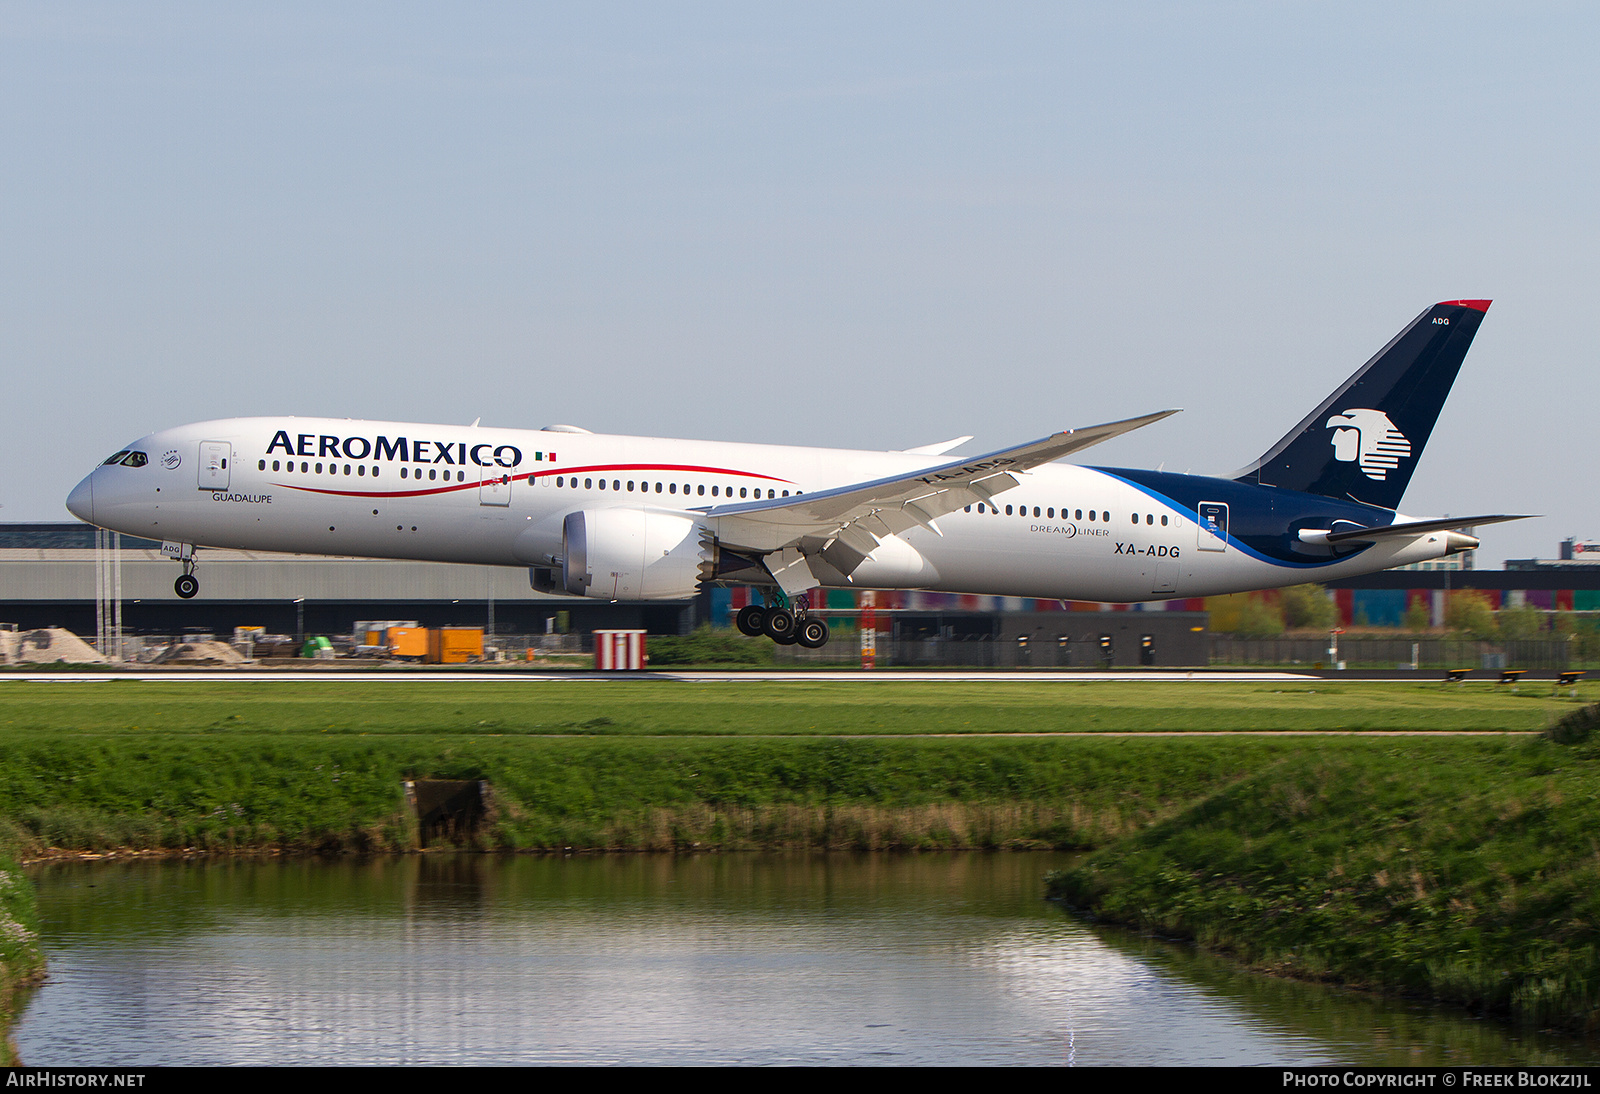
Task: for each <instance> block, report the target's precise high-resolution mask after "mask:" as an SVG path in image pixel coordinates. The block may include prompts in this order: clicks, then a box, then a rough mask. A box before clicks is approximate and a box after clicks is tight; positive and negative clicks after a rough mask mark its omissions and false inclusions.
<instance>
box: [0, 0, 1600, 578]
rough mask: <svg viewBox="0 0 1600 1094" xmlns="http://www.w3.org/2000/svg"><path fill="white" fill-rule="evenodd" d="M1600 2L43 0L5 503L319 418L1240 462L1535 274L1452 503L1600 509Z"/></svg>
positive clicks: (8, 512) (1465, 395)
mask: <svg viewBox="0 0 1600 1094" xmlns="http://www.w3.org/2000/svg"><path fill="white" fill-rule="evenodd" d="M1597 30H1600V8H1596V7H1595V6H1593V5H1585V4H1541V3H1528V4H1519V5H1475V4H1471V3H1451V4H1410V5H1396V4H1393V3H1383V4H1358V3H1339V4H1325V5H1324V4H1309V3H1308V4H1281V3H1261V4H1258V3H1239V4H1203V5H1202V4H1176V3H1175V4H1140V3H1125V4H1114V5H1112V4H1105V5H1072V4H1064V3H1059V2H1058V3H1049V4H1001V5H994V4H984V5H976V4H972V5H939V4H930V3H907V4H887V3H884V4H872V5H861V4H838V5H827V4H820V3H805V4H796V5H791V6H782V5H777V4H671V5H667V4H644V3H641V4H630V5H616V4H601V3H589V4H581V5H578V4H559V5H539V4H531V3H516V4H504V5H502V4H477V5H463V4H427V5H417V4H403V3H393V2H384V3H373V4H331V5H330V4H326V3H317V4H293V3H276V4H264V5H220V4H214V3H141V4H112V5H98V4H92V3H75V4H70V5H63V4H47V3H9V2H0V141H3V143H0V149H3V152H0V289H3V291H0V374H3V375H4V377H5V382H6V399H5V402H4V405H5V407H6V412H5V420H4V424H5V428H4V430H3V431H0V466H4V467H5V468H6V469H7V471H8V473H7V474H5V475H4V476H0V505H3V506H4V508H3V509H0V519H5V520H54V519H67V514H66V512H65V510H64V509H63V508H62V502H63V500H64V498H65V497H66V494H67V492H68V491H69V490H70V489H71V487H72V485H73V484H74V483H75V482H76V481H77V480H78V479H79V478H80V477H81V476H82V475H83V474H84V473H85V472H87V471H88V470H89V469H90V467H92V466H93V464H94V463H95V462H96V461H97V460H98V459H100V458H102V457H103V456H104V455H106V454H107V453H109V452H111V451H113V450H115V449H116V448H118V447H119V446H121V445H122V444H123V443H125V442H126V441H128V440H131V439H132V438H134V437H136V436H138V435H139V434H141V433H144V432H146V431H149V430H151V429H156V428H160V427H164V426H169V425H176V424H179V423H182V422H186V421H193V420H199V419H204V418H213V417H232V416H236V415H246V414H272V413H281V414H305V415H331V416H349V417H366V418H383V419H404V420H423V421H458V422H463V423H465V422H470V421H471V420H472V419H474V418H477V417H479V416H482V417H483V419H484V421H485V422H486V423H492V424H497V425H506V426H526V427H538V426H540V425H544V424H547V423H549V422H558V421H561V422H573V423H576V424H580V425H584V426H587V427H588V428H590V429H594V430H596V431H603V432H619V433H641V434H655V435H666V436H688V437H697V436H698V437H715V438H726V439H734V440H770V441H781V442H785V443H797V444H837V445H843V446H851V447H856V446H859V447H876V448H903V447H908V446H911V445H916V444H924V443H928V442H931V441H936V440H940V439H943V438H946V437H951V436H956V435H960V434H965V433H973V434H977V440H976V441H975V442H973V444H972V445H971V446H969V447H968V448H967V449H966V451H977V450H982V449H986V448H991V447H998V446H1000V445H1003V444H1007V443H1012V442H1018V441H1023V440H1027V439H1031V438H1033V437H1037V436H1041V435H1043V434H1045V433H1048V432H1050V431H1052V430H1055V429H1058V428H1061V427H1064V426H1071V425H1082V424H1088V423H1092V422H1097V421H1103V420H1107V419H1111V418H1119V417H1124V416H1127V415H1131V414H1136V413H1141V412H1144V411H1149V410H1155V409H1159V408H1163V407H1168V406H1181V407H1184V408H1186V412H1185V413H1184V414H1182V415H1179V416H1178V417H1177V418H1174V419H1171V420H1169V421H1167V422H1164V423H1161V424H1159V425H1156V426H1153V427H1151V428H1149V429H1147V430H1144V431H1141V432H1139V433H1135V434H1133V435H1131V436H1129V437H1126V438H1123V439H1121V440H1118V441H1116V442H1113V443H1111V444H1108V445H1106V446H1104V447H1103V448H1101V449H1098V450H1096V451H1095V452H1094V453H1092V457H1093V458H1092V460H1091V462H1101V463H1120V464H1132V465H1144V466H1155V465H1157V464H1162V463H1164V464H1165V465H1166V467H1167V468H1168V469H1169V470H1180V471H1181V470H1194V471H1196V472H1223V471H1228V470H1231V469H1233V468H1235V467H1238V466H1240V465H1242V464H1244V463H1245V462H1247V461H1248V460H1250V459H1251V458H1253V457H1254V456H1256V455H1258V454H1259V453H1260V452H1261V451H1262V450H1264V449H1265V448H1266V447H1267V446H1268V445H1269V444H1271V443H1272V442H1273V441H1274V440H1276V439H1277V437H1278V436H1279V435H1280V434H1281V433H1282V432H1283V431H1284V430H1286V429H1287V428H1288V427H1289V426H1290V425H1292V424H1293V423H1294V422H1296V421H1297V420H1298V419H1299V418H1300V417H1301V416H1302V415H1304V414H1305V413H1306V412H1307V411H1309V410H1310V409H1311V408H1312V407H1313V406H1314V405H1315V404H1316V402H1317V401H1319V400H1320V399H1321V398H1322V396H1324V395H1325V394H1327V392H1328V391H1330V390H1332V389H1333V388H1334V386H1336V385H1337V384H1338V383H1339V382H1340V381H1341V380H1342V379H1343V378H1344V377H1345V376H1346V375H1348V374H1349V373H1350V372H1351V371H1353V370H1354V369H1355V368H1356V367H1357V366H1359V365H1360V364H1361V363H1362V362H1363V361H1364V360H1365V359H1366V358H1367V357H1368V356H1370V355H1371V354H1372V353H1373V352H1374V351H1376V350H1377V349H1378V348H1379V347H1381V346H1382V345H1383V344H1384V342H1386V341H1387V340H1388V339H1389V338H1390V337H1391V336H1392V335H1393V334H1394V333H1395V332H1396V331H1398V330H1399V329H1400V327H1401V326H1402V325H1403V324H1405V323H1406V322H1408V321H1409V320H1410V319H1411V318H1412V317H1413V316H1414V315H1416V314H1417V313H1418V312H1419V311H1421V310H1422V309H1423V308H1424V307H1425V306H1426V305H1428V304H1430V303H1432V302H1433V301H1435V300H1441V299H1451V298H1456V297H1492V298H1494V300H1495V304H1494V307H1493V308H1492V309H1491V310H1490V312H1489V315H1488V318H1487V320H1486V321H1485V323H1484V325H1483V328H1482V331H1481V332H1480V334H1479V336H1478V340H1477V343H1476V345H1475V346H1474V348H1473V351H1472V353H1471V355H1469V357H1468V358H1467V365H1466V368H1465V369H1464V370H1463V372H1462V376H1461V379H1460V381H1459V382H1458V384H1457V386H1456V390H1455V394H1454V395H1453V397H1452V399H1451V401H1450V402H1449V403H1448V404H1447V405H1446V407H1445V413H1444V416H1443V418H1442V419H1441V421H1440V425H1439V429H1438V431H1437V432H1436V433H1435V435H1434V439H1433V441H1432V443H1431V444H1430V445H1429V446H1428V449H1427V452H1426V454H1425V455H1424V457H1423V460H1422V463H1421V466H1420V469H1419V470H1418V473H1417V476H1416V478H1415V479H1414V480H1413V482H1412V486H1411V490H1410V493H1409V494H1408V495H1407V497H1406V504H1405V506H1404V508H1405V509H1406V511H1408V512H1411V513H1414V514H1418V515H1434V514H1438V513H1454V514H1461V513H1485V512H1537V513H1544V514H1548V515H1547V516H1546V517H1545V518H1543V519H1540V520H1536V521H1527V522H1524V523H1523V524H1522V525H1508V526H1504V527H1499V528H1493V529H1485V532H1484V536H1485V550H1484V552H1483V562H1484V563H1485V564H1488V565H1496V564H1498V561H1499V560H1500V559H1501V558H1504V557H1523V556H1528V555H1541V556H1545V557H1549V556H1551V555H1553V554H1554V552H1555V548H1556V543H1557V541H1558V540H1559V539H1560V538H1562V537H1563V536H1566V535H1571V534H1576V535H1579V536H1580V537H1584V538H1591V537H1592V538H1600V513H1597V511H1596V510H1597V506H1596V503H1595V500H1594V492H1593V487H1592V481H1593V474H1592V471H1591V468H1592V466H1593V463H1594V458H1593V455H1592V453H1591V452H1590V451H1589V450H1590V448H1591V446H1592V444H1593V443H1594V438H1595V430H1594V428H1593V426H1592V424H1591V423H1592V422H1593V421H1594V419H1595V417H1596V413H1597V410H1600V407H1597V401H1596V394H1597V392H1596V386H1597V382H1596V368H1595V365H1596V352H1595V348H1594V346H1595V336H1594V331H1593V329H1592V328H1591V327H1590V326H1589V325H1588V324H1589V323H1591V322H1594V316H1593V309H1592V306H1591V304H1592V301H1593V299H1594V298H1595V290H1596V287H1597V286H1596V266H1597V241H1600V231H1597V227H1600V225H1597V216H1596V212H1595V201H1596V195H1600V177H1597V174H1600V171H1597V167H1600V125H1597V124H1596V122H1597V119H1596V116H1595V115H1596V112H1597V110H1600V86H1597V83H1600V80H1597V73H1600V66H1597V65H1596V64H1595V61H1594V56H1593V54H1594V50H1595V48H1596V43H1597V42H1600V35H1597V33H1596V32H1597Z"/></svg>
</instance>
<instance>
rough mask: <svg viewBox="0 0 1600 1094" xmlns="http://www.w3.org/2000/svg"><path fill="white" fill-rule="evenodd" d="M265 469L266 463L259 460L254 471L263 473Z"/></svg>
mask: <svg viewBox="0 0 1600 1094" xmlns="http://www.w3.org/2000/svg"><path fill="white" fill-rule="evenodd" d="M266 469H267V461H266V460H261V461H259V462H258V463H257V464H256V470H257V471H265V470H266Z"/></svg>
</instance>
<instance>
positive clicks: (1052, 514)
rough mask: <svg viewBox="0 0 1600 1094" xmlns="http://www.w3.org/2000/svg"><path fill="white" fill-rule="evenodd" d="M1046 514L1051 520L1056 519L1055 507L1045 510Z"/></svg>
mask: <svg viewBox="0 0 1600 1094" xmlns="http://www.w3.org/2000/svg"><path fill="white" fill-rule="evenodd" d="M1044 515H1045V516H1046V517H1048V518H1050V519H1051V520H1055V519H1056V511H1055V510H1054V509H1046V510H1045V511H1044Z"/></svg>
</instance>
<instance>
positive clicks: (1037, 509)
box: [1033, 505, 1039, 516]
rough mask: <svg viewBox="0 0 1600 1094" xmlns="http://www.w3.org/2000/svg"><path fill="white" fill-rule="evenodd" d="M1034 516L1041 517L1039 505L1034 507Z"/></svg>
mask: <svg viewBox="0 0 1600 1094" xmlns="http://www.w3.org/2000/svg"><path fill="white" fill-rule="evenodd" d="M1033 515H1034V516H1038V515H1039V507H1038V506H1037V505H1035V506H1034V507H1033Z"/></svg>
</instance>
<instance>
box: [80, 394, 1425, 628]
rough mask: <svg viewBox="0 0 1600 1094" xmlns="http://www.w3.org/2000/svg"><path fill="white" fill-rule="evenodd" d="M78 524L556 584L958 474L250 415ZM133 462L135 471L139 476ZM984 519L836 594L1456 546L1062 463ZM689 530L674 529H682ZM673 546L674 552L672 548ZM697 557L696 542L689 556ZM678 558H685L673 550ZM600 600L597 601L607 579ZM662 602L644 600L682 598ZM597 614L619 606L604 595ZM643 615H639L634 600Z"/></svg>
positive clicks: (1155, 572)
mask: <svg viewBox="0 0 1600 1094" xmlns="http://www.w3.org/2000/svg"><path fill="white" fill-rule="evenodd" d="M127 451H129V452H140V453H143V455H144V459H143V461H142V463H141V461H138V460H132V459H129V458H128V457H123V459H122V462H118V463H108V464H106V465H103V466H101V467H99V468H98V469H96V470H95V471H94V473H93V474H92V475H91V476H90V477H89V478H88V479H85V480H84V482H83V483H82V484H80V486H79V487H78V489H77V490H75V491H74V492H73V496H72V499H71V500H70V501H69V508H71V509H72V511H73V512H75V513H77V514H78V515H79V516H81V517H83V518H84V519H86V520H89V521H91V522H92V523H94V524H97V525H99V526H101V527H105V528H109V529H113V530H116V531H119V532H123V533H126V534H130V535H137V536H143V537H147V538H151V539H158V540H163V541H168V542H171V543H178V544H193V545H197V546H207V547H224V548H238V549H246V550H260V551H282V552H293V553H311V554H324V555H358V556H369V557H376V558H403V559H418V560H430V561H440V562H458V563H478V564H488V565H498V566H526V567H541V566H551V565H552V564H554V565H559V564H560V562H561V556H562V553H563V550H564V546H563V527H564V522H565V521H566V518H567V517H568V515H569V514H572V513H575V512H590V513H595V512H600V511H609V510H632V511H638V512H643V513H645V514H659V515H661V516H663V517H667V518H675V519H672V520H671V521H670V524H671V527H673V528H682V529H687V530H689V533H691V534H692V535H693V536H694V537H695V538H696V539H697V540H698V541H699V542H710V541H711V540H713V539H715V538H716V537H717V536H718V525H719V521H718V518H717V517H715V516H711V515H708V511H709V510H711V509H713V508H716V507H718V506H728V505H738V504H741V503H744V502H748V501H753V500H754V499H757V498H761V499H779V498H783V497H789V496H798V495H801V494H812V493H816V492H818V491H825V490H829V489H834V488H839V487H843V486H847V485H849V484H852V483H861V482H863V481H868V480H874V479H881V478H888V477H892V476H898V475H906V474H909V473H912V472H915V471H917V470H918V469H921V468H931V467H934V466H936V465H940V464H942V463H945V462H947V460H948V458H946V457H937V456H928V455H916V454H910V453H903V452H880V451H852V450H844V449H827V448H801V447H786V446H777V445H757V444H738V443H728V442H715V441H688V440H672V439H663V438H651V437H626V436H608V435H601V434H592V433H583V432H564V431H563V432H550V431H544V430H513V429H498V428H487V427H483V428H479V427H473V428H464V427H459V426H440V425H424V424H416V423H394V422H368V421H353V420H348V419H307V418H239V419H228V420H221V421H212V422H203V423H199V424H195V425H189V426H183V427H179V428H175V429H170V430H164V431H161V432H157V433H152V434H150V435H148V436H146V437H144V438H141V439H140V440H139V441H137V442H135V443H134V444H132V445H130V446H128V449H127ZM131 464H140V465H138V466H132V465H131ZM1017 477H1018V479H1019V480H1020V484H1019V485H1017V486H1015V487H1012V488H1010V489H1007V490H1005V491H1004V492H1003V493H1000V494H997V495H996V496H995V497H994V498H993V499H992V500H991V501H989V502H988V503H983V502H975V503H974V504H971V505H967V506H965V507H963V508H959V509H956V510H955V511H953V512H948V513H945V514H944V515H942V516H939V517H938V518H937V521H936V522H934V527H935V528H936V529H937V531H935V530H934V528H928V527H913V528H911V529H909V530H908V531H905V532H903V533H901V534H899V535H898V536H896V537H895V538H894V540H889V541H886V542H885V543H884V544H883V545H882V546H881V547H880V549H879V550H877V551H875V552H873V553H872V554H871V556H870V557H868V558H867V559H866V561H864V562H862V563H861V564H860V565H859V566H858V567H857V568H855V569H854V570H853V572H851V573H850V574H849V576H848V577H845V576H844V575H842V574H836V573H833V572H831V571H830V570H829V569H828V568H827V567H826V566H823V565H822V564H820V563H819V564H818V577H819V579H820V583H821V584H822V585H825V586H826V585H837V586H841V587H850V588H915V589H928V590H936V591H945V592H960V593H977V594H996V595H1004V596H1023V597H1042V598H1056V599H1062V600H1090V601H1116V602H1130V601H1143V600H1167V599H1176V598H1183V597H1199V596H1209V595H1214V594H1219V593H1226V592H1236V591H1242V590H1249V589H1260V588H1271V587H1278V586H1283V585H1293V584H1299V583H1303V582H1308V581H1328V580H1331V579H1334V578H1339V577H1345V576H1351V575H1355V574H1361V573H1368V572H1371V571H1374V570H1379V569H1384V568H1388V567H1392V566H1398V565H1404V564H1407V563H1412V562H1419V561H1423V560H1426V559H1432V558H1438V557H1441V556H1443V555H1444V554H1446V553H1447V551H1448V550H1449V548H1450V536H1449V534H1448V533H1446V532H1432V533H1427V534H1419V535H1416V536H1411V537H1400V538H1392V539H1388V540H1384V541H1380V542H1377V543H1372V544H1360V545H1354V546H1349V547H1345V548H1342V549H1341V548H1337V547H1329V546H1327V545H1325V544H1318V543H1317V542H1315V535H1314V534H1313V535H1312V537H1311V540H1310V541H1307V540H1305V539H1303V538H1302V537H1301V536H1300V533H1301V532H1302V531H1305V530H1312V531H1313V533H1314V531H1315V530H1317V529H1330V528H1335V527H1338V526H1340V525H1341V523H1342V524H1344V525H1347V526H1364V525H1374V524H1388V523H1390V522H1392V521H1396V520H1403V519H1404V518H1397V517H1396V514H1395V513H1393V512H1392V511H1390V510H1387V509H1379V508H1375V507H1373V506H1368V505H1361V504H1358V503H1355V502H1349V501H1341V500H1339V499H1335V498H1329V497H1323V496H1320V495H1316V494H1309V493H1301V492H1298V491H1294V490H1286V489H1282V488H1278V487H1272V486H1262V485H1256V484H1254V483H1250V482H1240V481H1235V480H1231V479H1217V478H1206V477H1201V476H1191V475H1176V474H1168V473H1163V472H1152V471H1139V470H1132V469H1120V468H1101V467H1086V466H1077V465H1071V464H1063V463H1048V464H1044V465H1042V466H1038V467H1035V468H1033V469H1032V470H1029V471H1026V472H1022V473H1019V474H1018V476H1017ZM676 518H681V519H676ZM676 534H677V533H674V535H676ZM682 545H683V548H684V550H689V549H691V548H694V549H698V544H691V543H690V542H689V540H688V539H684V540H683V544H682ZM670 549H675V548H670ZM600 584H603V582H601V583H600ZM693 591H694V588H693V585H692V584H687V585H686V584H685V583H684V582H683V581H681V580H680V581H677V582H676V583H673V582H667V583H666V584H661V583H659V582H658V583H657V584H656V585H653V586H645V587H641V588H639V589H637V590H636V591H635V592H634V594H633V595H634V596H643V597H660V598H669V597H682V596H687V595H691V594H692V593H693ZM589 595H591V596H608V595H610V591H608V590H607V589H605V588H603V587H600V585H597V587H595V588H594V589H593V590H591V591H590V593H589ZM629 598H632V597H629Z"/></svg>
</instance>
